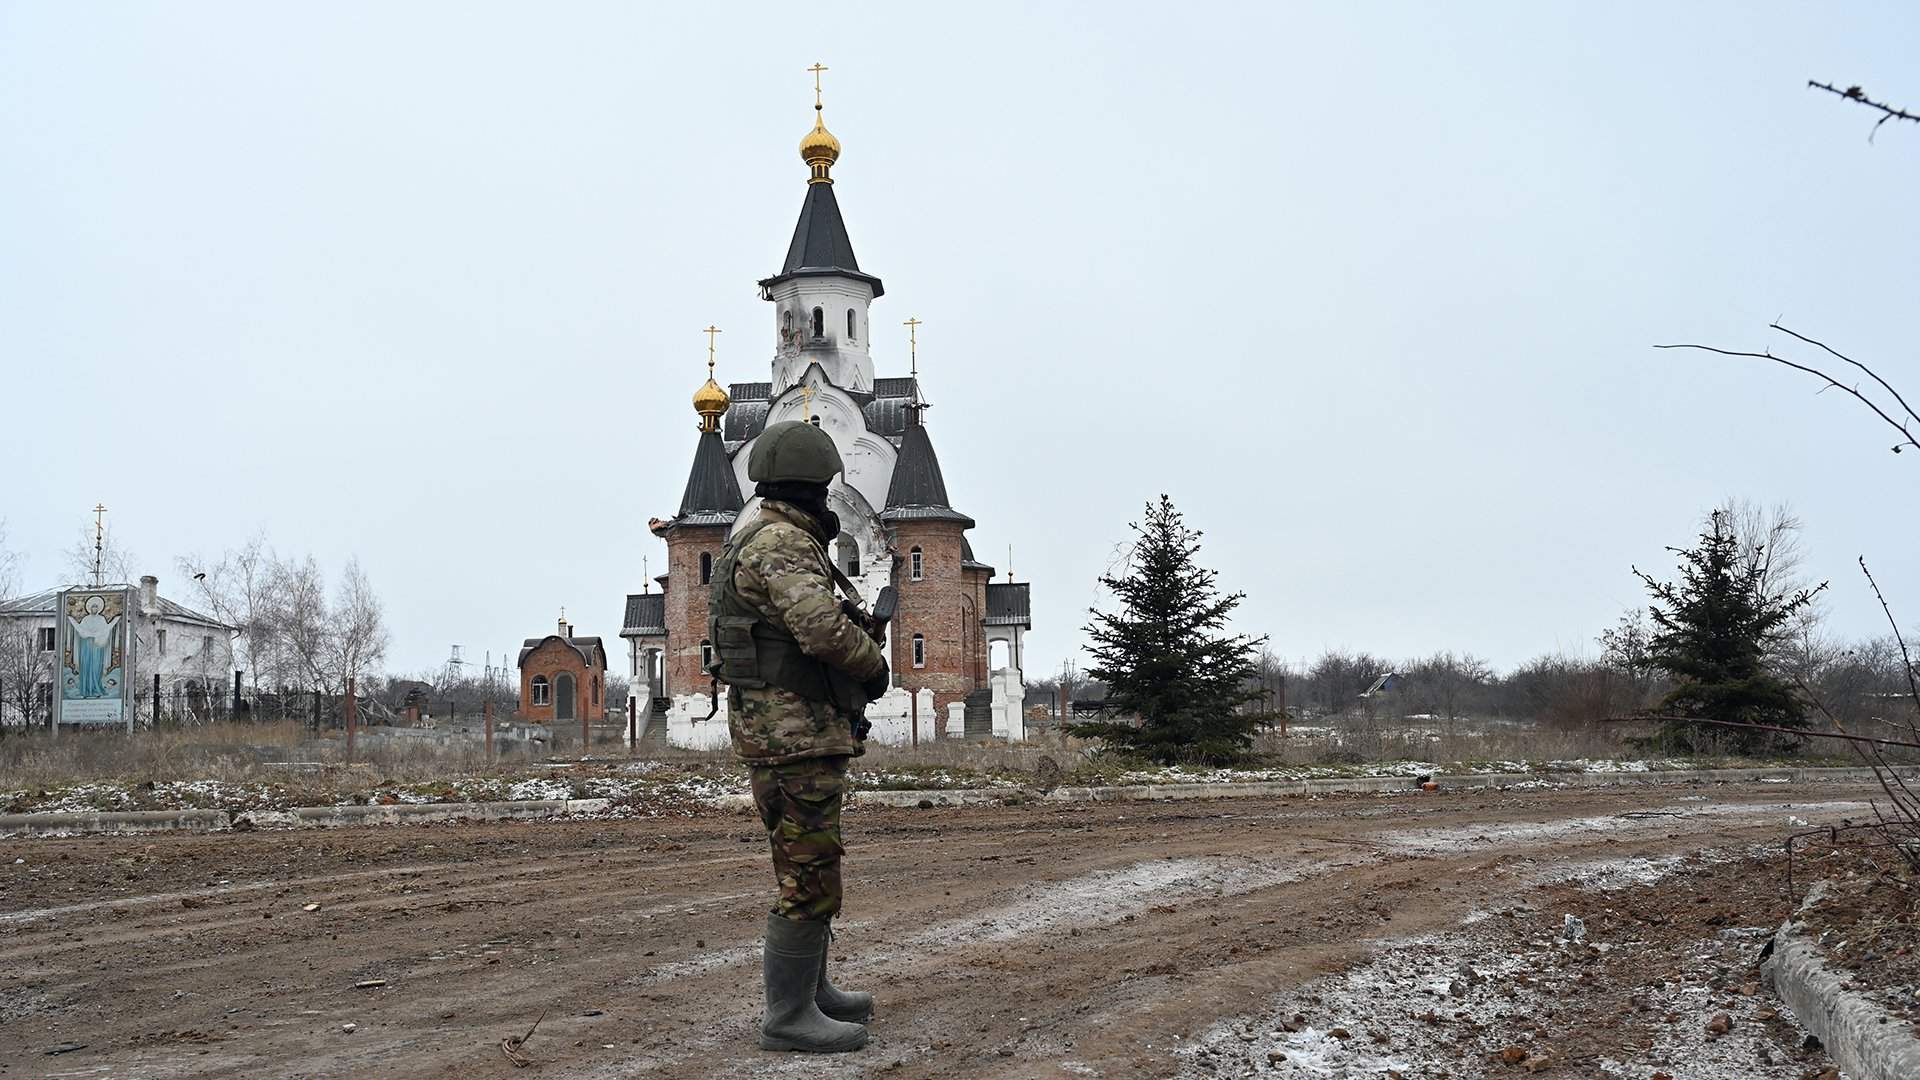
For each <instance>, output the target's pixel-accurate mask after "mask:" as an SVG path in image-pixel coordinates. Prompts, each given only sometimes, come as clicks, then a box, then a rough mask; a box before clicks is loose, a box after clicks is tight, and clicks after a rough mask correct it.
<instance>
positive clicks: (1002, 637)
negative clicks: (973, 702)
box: [987, 626, 1027, 742]
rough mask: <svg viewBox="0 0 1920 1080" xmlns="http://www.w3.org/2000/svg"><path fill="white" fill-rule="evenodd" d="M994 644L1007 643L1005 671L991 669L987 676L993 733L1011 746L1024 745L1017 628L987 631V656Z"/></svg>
mask: <svg viewBox="0 0 1920 1080" xmlns="http://www.w3.org/2000/svg"><path fill="white" fill-rule="evenodd" d="M996 641H1004V642H1006V643H1007V663H1006V666H1004V667H998V668H995V669H993V671H992V672H990V673H989V674H988V676H987V683H988V686H989V687H990V688H991V689H992V691H993V733H994V735H996V736H998V737H1000V738H1003V739H1006V740H1008V741H1010V742H1024V741H1025V740H1026V738H1027V714H1026V708H1025V704H1026V698H1027V678H1026V673H1025V672H1023V671H1021V670H1020V653H1021V644H1022V642H1021V632H1020V628H1019V627H1017V626H1008V627H990V628H989V629H988V630H987V649H988V651H989V652H991V651H992V649H993V643H994V642H996Z"/></svg>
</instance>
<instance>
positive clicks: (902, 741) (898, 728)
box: [867, 686, 940, 746]
mask: <svg viewBox="0 0 1920 1080" xmlns="http://www.w3.org/2000/svg"><path fill="white" fill-rule="evenodd" d="M916 696H918V697H919V699H920V705H919V710H920V711H919V719H920V741H922V742H932V741H933V740H934V739H937V738H939V737H940V736H939V731H938V728H939V716H938V714H936V713H935V712H934V711H933V691H931V690H922V691H920V692H919V694H918V695H915V694H914V693H913V692H912V691H909V690H907V689H905V688H904V687H899V686H896V687H894V688H893V689H891V690H889V691H887V692H886V695H885V696H883V697H881V698H880V700H878V701H876V702H874V703H873V704H871V705H868V706H867V720H868V721H869V722H871V723H872V724H873V730H872V731H871V732H869V733H868V735H867V739H868V741H870V742H876V743H881V744H884V745H887V746H905V745H908V744H909V743H912V742H913V740H914V733H913V721H914V712H913V709H914V704H913V699H914V698H915V697H916Z"/></svg>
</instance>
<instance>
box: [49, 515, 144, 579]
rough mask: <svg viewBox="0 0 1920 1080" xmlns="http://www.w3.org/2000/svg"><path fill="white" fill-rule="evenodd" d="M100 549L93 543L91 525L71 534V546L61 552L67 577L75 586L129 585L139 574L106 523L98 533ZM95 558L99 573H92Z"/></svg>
mask: <svg viewBox="0 0 1920 1080" xmlns="http://www.w3.org/2000/svg"><path fill="white" fill-rule="evenodd" d="M97 539H98V543H99V548H98V550H97V551H96V550H95V547H94V544H95V541H96V535H95V533H94V527H93V526H92V525H83V526H81V528H80V532H79V534H78V535H77V536H75V537H74V539H73V543H72V545H70V546H69V547H68V548H67V550H66V551H64V552H62V556H63V557H64V560H65V563H66V570H67V574H68V576H69V577H70V578H71V579H72V581H71V584H75V585H82V584H84V585H128V584H132V583H133V581H134V579H135V578H136V577H137V576H138V574H137V572H136V571H135V570H134V565H135V562H136V560H135V558H134V555H133V552H131V551H128V550H127V549H126V548H124V547H122V546H121V545H120V542H119V541H118V540H115V539H114V534H113V527H112V526H107V527H106V528H105V529H104V530H103V531H102V532H101V533H100V534H99V536H98V538H97ZM96 558H97V560H98V561H97V565H98V573H97V574H96V573H95V567H96Z"/></svg>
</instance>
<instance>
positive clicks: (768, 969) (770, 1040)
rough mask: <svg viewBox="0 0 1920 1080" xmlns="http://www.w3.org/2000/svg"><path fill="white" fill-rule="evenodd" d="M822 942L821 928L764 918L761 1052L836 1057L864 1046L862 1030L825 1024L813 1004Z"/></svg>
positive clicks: (823, 926) (823, 925) (855, 1026)
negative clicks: (764, 998)
mask: <svg viewBox="0 0 1920 1080" xmlns="http://www.w3.org/2000/svg"><path fill="white" fill-rule="evenodd" d="M826 939H827V924H826V923H824V922H798V921H795V920H793V919H784V918H781V917H780V916H778V915H768V916H767V946H766V951H765V952H764V953H763V954H762V956H761V961H760V965H761V967H760V970H761V973H762V975H763V976H764V977H765V979H766V984H767V1018H766V1020H764V1021H762V1022H761V1024H760V1048H761V1049H762V1050H805V1051H810V1052H813V1053H821V1054H838V1053H844V1052H846V1051H848V1050H858V1049H860V1048H861V1047H862V1046H865V1045H866V1044H867V1029H866V1028H864V1027H862V1026H860V1025H859V1024H847V1023H842V1022H841V1021H839V1020H832V1019H828V1017H827V1016H826V1014H825V1013H822V1012H821V1011H820V1007H819V1006H818V1005H816V1004H814V1000H813V996H814V992H815V991H816V990H817V989H818V988H819V986H820V965H821V964H822V963H823V962H824V960H825V958H826Z"/></svg>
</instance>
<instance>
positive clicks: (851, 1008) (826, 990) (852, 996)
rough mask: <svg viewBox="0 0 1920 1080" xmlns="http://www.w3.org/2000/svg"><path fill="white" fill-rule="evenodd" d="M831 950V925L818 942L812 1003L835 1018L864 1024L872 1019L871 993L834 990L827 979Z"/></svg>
mask: <svg viewBox="0 0 1920 1080" xmlns="http://www.w3.org/2000/svg"><path fill="white" fill-rule="evenodd" d="M832 952H833V926H832V924H831V923H829V924H828V926H827V936H826V940H824V941H822V942H821V943H820V985H819V986H817V987H815V988H814V991H813V1001H814V1004H816V1005H818V1006H820V1011H821V1012H823V1013H826V1014H827V1015H828V1016H831V1017H832V1018H834V1019H835V1020H845V1021H846V1022H848V1023H850V1024H864V1023H866V1022H867V1021H869V1020H871V1019H873V995H872V994H869V993H865V992H864V991H857V990H836V989H834V987H833V984H832V983H830V982H828V981H827V960H828V956H829V954H831V953H832Z"/></svg>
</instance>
